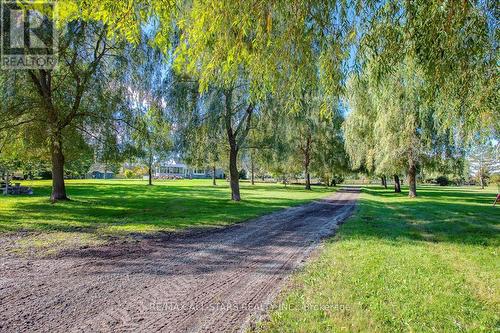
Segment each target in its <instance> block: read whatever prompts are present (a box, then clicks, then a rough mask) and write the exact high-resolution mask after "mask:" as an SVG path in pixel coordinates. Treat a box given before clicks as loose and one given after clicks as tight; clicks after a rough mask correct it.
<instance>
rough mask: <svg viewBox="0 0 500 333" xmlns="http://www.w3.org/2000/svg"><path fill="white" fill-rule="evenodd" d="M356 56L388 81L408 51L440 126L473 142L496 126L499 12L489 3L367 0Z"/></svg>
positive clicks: (362, 63) (439, 127)
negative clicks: (483, 132) (423, 82)
mask: <svg viewBox="0 0 500 333" xmlns="http://www.w3.org/2000/svg"><path fill="white" fill-rule="evenodd" d="M366 4H367V6H366V7H365V8H364V10H363V11H361V12H360V15H361V16H362V17H363V18H365V19H364V20H361V22H364V23H362V24H361V25H360V27H359V30H360V39H359V40H360V48H359V52H358V60H359V62H360V63H361V65H364V64H366V63H368V62H370V63H371V64H372V66H373V69H372V70H373V71H374V77H375V78H376V80H377V81H379V82H380V81H383V80H385V76H386V74H390V73H393V72H394V70H395V69H396V68H398V66H399V64H401V63H402V62H404V61H405V59H406V57H407V56H408V55H410V56H411V57H412V58H413V60H414V61H415V63H417V64H418V65H419V67H420V70H421V72H420V74H421V75H422V77H423V78H424V79H425V80H426V82H427V87H426V92H425V94H424V95H423V96H422V99H424V100H425V101H426V103H429V104H432V106H433V108H434V109H435V111H436V112H435V117H436V120H437V123H438V124H439V126H438V127H437V130H439V131H445V130H451V131H453V132H454V133H455V135H456V136H458V137H460V138H462V139H463V140H464V141H470V140H471V139H473V138H474V136H475V135H476V133H477V132H478V131H480V130H482V129H484V128H491V127H496V130H497V131H498V127H499V125H498V124H499V123H500V115H499V113H498V112H497V108H498V93H497V92H496V91H497V89H498V75H497V73H498V68H497V66H498V65H497V64H498V57H499V53H498V46H497V44H498V43H497V38H498V29H497V26H498V15H497V14H496V10H497V9H496V6H495V4H494V2H489V1H478V0H477V1H444V2H443V1H441V0H430V1H409V0H405V1H394V2H386V1H366Z"/></svg>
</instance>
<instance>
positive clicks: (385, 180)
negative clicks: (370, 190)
mask: <svg viewBox="0 0 500 333" xmlns="http://www.w3.org/2000/svg"><path fill="white" fill-rule="evenodd" d="M382 186H383V187H384V188H385V189H387V177H386V176H382Z"/></svg>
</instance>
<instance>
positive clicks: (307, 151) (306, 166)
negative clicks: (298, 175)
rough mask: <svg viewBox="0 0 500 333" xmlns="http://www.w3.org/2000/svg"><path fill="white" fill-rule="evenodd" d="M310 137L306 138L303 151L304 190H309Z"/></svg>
mask: <svg viewBox="0 0 500 333" xmlns="http://www.w3.org/2000/svg"><path fill="white" fill-rule="evenodd" d="M310 152H311V137H310V136H308V137H307V142H306V146H305V149H304V171H305V172H304V173H305V177H306V190H311V174H310V173H309V165H310V164H311V156H310Z"/></svg>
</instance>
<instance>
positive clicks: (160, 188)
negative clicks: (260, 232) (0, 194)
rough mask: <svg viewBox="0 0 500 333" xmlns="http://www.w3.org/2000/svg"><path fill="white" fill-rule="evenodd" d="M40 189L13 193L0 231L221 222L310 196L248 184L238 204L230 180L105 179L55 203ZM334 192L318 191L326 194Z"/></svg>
mask: <svg viewBox="0 0 500 333" xmlns="http://www.w3.org/2000/svg"><path fill="white" fill-rule="evenodd" d="M35 188H36V191H35V193H37V195H35V196H32V197H16V198H13V197H11V198H9V200H12V203H13V204H12V205H11V206H10V207H9V209H3V210H2V209H0V231H3V232H16V231H20V230H23V231H37V232H45V231H50V232H52V231H57V232H82V233H85V232H86V233H99V232H100V231H102V230H106V229H108V231H109V230H111V229H113V230H114V231H115V232H116V231H117V230H119V229H120V228H121V229H122V230H121V232H119V233H128V232H135V231H137V232H142V231H146V232H149V231H158V230H162V229H166V230H174V229H182V228H187V227H198V226H204V225H213V226H219V225H227V224H229V223H234V222H237V221H241V220H246V219H249V218H252V217H256V216H259V215H262V214H266V213H269V212H271V211H275V210H279V209H281V208H285V207H289V206H294V205H298V204H301V203H304V202H306V201H307V198H306V197H304V196H303V195H302V193H309V192H307V191H305V190H303V189H300V188H298V187H287V188H285V187H284V186H283V187H281V186H276V185H274V186H268V185H267V186H266V185H256V186H251V185H247V186H246V185H245V186H242V192H243V195H244V198H245V200H244V201H243V202H241V203H235V202H232V201H231V200H229V198H230V192H229V188H228V187H227V186H224V185H219V186H216V187H214V186H211V185H201V186H193V185H190V184H189V185H182V183H180V184H175V183H171V184H170V183H159V185H156V186H151V187H149V186H146V185H143V184H138V183H135V184H134V183H131V184H120V183H113V182H103V183H96V184H85V183H82V184H71V185H69V186H68V192H69V193H70V195H71V197H72V198H74V199H73V200H72V201H69V202H61V203H57V204H55V205H51V204H49V202H48V199H47V198H48V195H49V192H50V188H48V187H47V186H44V187H42V186H39V187H35ZM329 191H331V189H330V190H327V189H324V188H318V189H316V190H315V192H316V193H318V194H322V193H324V194H325V195H326V194H327V193H328V192H329ZM284 194H286V195H284ZM311 199H313V198H311Z"/></svg>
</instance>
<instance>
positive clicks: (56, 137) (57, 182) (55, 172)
mask: <svg viewBox="0 0 500 333" xmlns="http://www.w3.org/2000/svg"><path fill="white" fill-rule="evenodd" d="M50 150H51V157H52V194H51V196H50V200H52V201H53V202H55V201H64V200H68V197H67V195H66V185H65V183H64V154H63V146H62V134H61V133H60V132H56V133H54V134H53V135H52V137H51V139H50Z"/></svg>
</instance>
